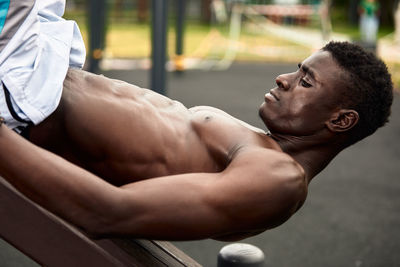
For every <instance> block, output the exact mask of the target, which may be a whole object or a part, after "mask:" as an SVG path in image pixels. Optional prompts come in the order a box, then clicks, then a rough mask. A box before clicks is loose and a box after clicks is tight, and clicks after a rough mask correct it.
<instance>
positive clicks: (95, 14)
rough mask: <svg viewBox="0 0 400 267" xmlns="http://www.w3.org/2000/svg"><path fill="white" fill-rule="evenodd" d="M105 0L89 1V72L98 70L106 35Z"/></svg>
mask: <svg viewBox="0 0 400 267" xmlns="http://www.w3.org/2000/svg"><path fill="white" fill-rule="evenodd" d="M106 8H107V7H106V0H90V1H89V6H88V9H89V53H88V57H89V58H88V59H89V66H88V70H89V71H90V72H94V73H98V72H99V69H100V68H99V63H100V60H101V59H102V57H103V50H104V46H105V35H106Z"/></svg>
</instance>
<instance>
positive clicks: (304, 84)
mask: <svg viewBox="0 0 400 267" xmlns="http://www.w3.org/2000/svg"><path fill="white" fill-rule="evenodd" d="M300 84H301V86H303V87H306V88H308V87H311V84H309V83H308V82H306V81H305V80H304V79H301V80H300Z"/></svg>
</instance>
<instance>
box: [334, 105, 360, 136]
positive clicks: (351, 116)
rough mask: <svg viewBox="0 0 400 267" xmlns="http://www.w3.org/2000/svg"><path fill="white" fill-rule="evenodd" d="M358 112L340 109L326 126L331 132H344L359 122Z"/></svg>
mask: <svg viewBox="0 0 400 267" xmlns="http://www.w3.org/2000/svg"><path fill="white" fill-rule="evenodd" d="M359 118H360V117H359V116H358V112H357V111H355V110H352V109H341V110H339V111H337V112H335V113H334V114H333V115H332V117H331V118H330V120H329V121H327V122H326V126H327V127H328V129H329V130H331V131H332V132H345V131H348V130H350V129H351V128H353V127H354V126H355V125H356V124H357V122H358V120H359Z"/></svg>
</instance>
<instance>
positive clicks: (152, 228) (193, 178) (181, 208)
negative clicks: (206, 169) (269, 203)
mask: <svg viewBox="0 0 400 267" xmlns="http://www.w3.org/2000/svg"><path fill="white" fill-rule="evenodd" d="M220 175H221V174H219V173H192V174H182V175H174V176H166V177H160V178H154V179H148V180H144V181H140V182H136V183H133V184H129V185H126V186H123V187H121V188H120V195H121V198H120V204H119V207H118V209H119V211H118V212H117V213H116V214H117V216H116V217H115V220H114V222H113V223H112V225H110V228H109V229H107V230H106V232H107V233H110V234H123V235H125V234H128V235H132V236H135V237H142V238H152V239H167V240H186V239H202V238H207V237H210V236H213V235H217V234H219V233H220V232H223V229H224V227H225V226H226V222H225V220H226V219H225V217H224V215H223V214H222V213H220V212H219V210H218V209H216V207H215V205H213V203H212V200H210V199H209V192H210V191H212V190H211V188H213V187H214V185H215V181H216V180H218V178H219V176H220Z"/></svg>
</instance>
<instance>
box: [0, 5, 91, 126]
mask: <svg viewBox="0 0 400 267" xmlns="http://www.w3.org/2000/svg"><path fill="white" fill-rule="evenodd" d="M7 4H8V5H7ZM64 8H65V0H64V1H63V0H37V1H35V0H8V1H2V3H1V4H0V81H1V82H0V116H1V117H3V118H4V119H5V124H6V125H7V126H8V127H10V128H12V129H14V130H17V131H18V129H20V128H22V127H26V126H27V125H29V124H38V123H40V122H41V121H43V120H44V119H45V118H47V117H48V116H49V115H50V114H51V113H52V112H53V111H54V110H55V109H56V108H57V106H58V104H59V102H60V98H61V94H62V89H63V82H64V78H65V76H66V74H67V70H68V68H70V67H73V68H74V67H75V68H82V66H83V64H84V61H85V57H86V51H85V46H84V42H83V39H82V36H81V33H80V31H79V28H78V25H77V24H76V23H75V22H74V21H66V20H64V19H63V18H62V15H63V14H64Z"/></svg>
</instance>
